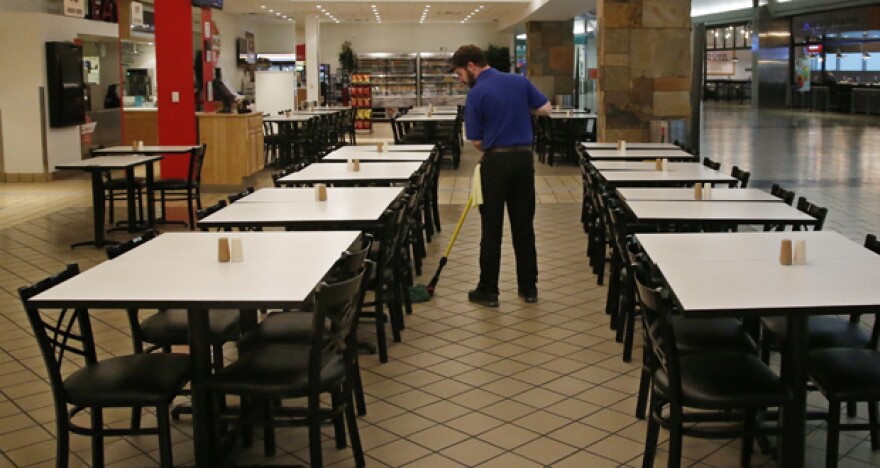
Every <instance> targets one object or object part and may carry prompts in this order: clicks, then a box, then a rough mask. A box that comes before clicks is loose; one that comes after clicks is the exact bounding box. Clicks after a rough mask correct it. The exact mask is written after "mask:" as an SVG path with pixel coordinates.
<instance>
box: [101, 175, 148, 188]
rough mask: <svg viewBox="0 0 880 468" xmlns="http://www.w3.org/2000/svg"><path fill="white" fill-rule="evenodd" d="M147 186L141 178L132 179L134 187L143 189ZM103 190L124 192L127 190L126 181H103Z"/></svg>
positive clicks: (145, 181)
mask: <svg viewBox="0 0 880 468" xmlns="http://www.w3.org/2000/svg"><path fill="white" fill-rule="evenodd" d="M146 185H147V180H146V179H144V178H143V177H135V178H134V186H135V187H145V186H146ZM104 189H108V190H126V189H128V180H127V179H110V180H105V181H104Z"/></svg>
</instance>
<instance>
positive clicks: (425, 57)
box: [418, 52, 468, 106]
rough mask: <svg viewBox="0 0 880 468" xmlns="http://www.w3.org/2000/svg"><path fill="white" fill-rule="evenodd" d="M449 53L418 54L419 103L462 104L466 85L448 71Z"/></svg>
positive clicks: (465, 93)
mask: <svg viewBox="0 0 880 468" xmlns="http://www.w3.org/2000/svg"><path fill="white" fill-rule="evenodd" d="M451 58H452V54H450V53H428V52H422V53H420V54H419V89H418V91H419V98H420V99H419V103H418V104H419V105H421V106H424V105H428V104H433V105H435V106H452V105H459V104H464V101H465V98H466V96H467V92H468V88H467V86H466V85H465V84H464V83H462V82H460V81H459V80H458V77H457V76H456V75H455V73H449V72H448V70H449V61H450V59H451Z"/></svg>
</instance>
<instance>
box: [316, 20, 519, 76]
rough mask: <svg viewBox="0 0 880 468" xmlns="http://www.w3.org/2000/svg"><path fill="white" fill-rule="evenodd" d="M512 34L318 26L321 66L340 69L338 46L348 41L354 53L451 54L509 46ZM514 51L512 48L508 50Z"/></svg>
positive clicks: (456, 28)
mask: <svg viewBox="0 0 880 468" xmlns="http://www.w3.org/2000/svg"><path fill="white" fill-rule="evenodd" d="M510 36H511V34H509V33H507V32H500V31H498V30H496V28H495V26H494V25H487V24H476V23H475V24H414V23H412V24H393V23H391V24H377V23H372V24H335V23H321V40H320V44H321V45H320V50H319V54H320V55H319V57H320V61H321V63H329V64H331V65H330V66H331V68H332V70H333V71H334V73H335V70H337V69H338V68H339V47H340V46H341V45H342V43H343V42H344V41H351V48H352V50H353V51H354V53H355V54H362V53H366V52H393V53H402V52H454V51H455V49H458V48H459V46H462V45H465V44H476V45H477V46H479V47H482V48H484V49H485V48H487V47H488V46H489V44H490V43H491V44H493V45H498V46H508V45H509V44H510V43H511V40H512V39H511V37H510ZM511 50H513V49H511Z"/></svg>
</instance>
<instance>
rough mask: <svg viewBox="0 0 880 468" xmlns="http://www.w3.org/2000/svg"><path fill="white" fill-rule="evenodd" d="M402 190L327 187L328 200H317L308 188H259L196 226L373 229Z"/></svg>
mask: <svg viewBox="0 0 880 468" xmlns="http://www.w3.org/2000/svg"><path fill="white" fill-rule="evenodd" d="M402 192H403V188H402V187H328V188H327V200H326V201H317V200H315V189H313V188H311V187H309V188H266V189H260V190H257V191H256V192H254V193H252V194H250V195H248V196H246V197H244V198H242V199H241V200H239V201H237V202H235V203H233V204H231V205H229V206H227V207H226V208H223V209H221V210H220V211H218V212H216V213H214V214H212V215H210V216H207V217H205V218H203V219H202V220H200V221H199V226H200V227H206V228H251V227H283V228H285V229H288V230H292V229H357V230H366V231H374V230H376V229H378V228H379V227H381V221H382V214H383V213H385V210H387V209H388V207H389V206H390V205H391V203H392V202H394V200H396V199H397V198H398V197H399V196H400V194H401V193H402Z"/></svg>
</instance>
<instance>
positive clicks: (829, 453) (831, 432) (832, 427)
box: [825, 400, 840, 468]
mask: <svg viewBox="0 0 880 468" xmlns="http://www.w3.org/2000/svg"><path fill="white" fill-rule="evenodd" d="M827 432H828V442H827V446H826V448H825V467H826V468H836V467H837V455H838V453H837V452H838V450H839V447H840V402H839V401H836V400H828V429H827Z"/></svg>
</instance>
